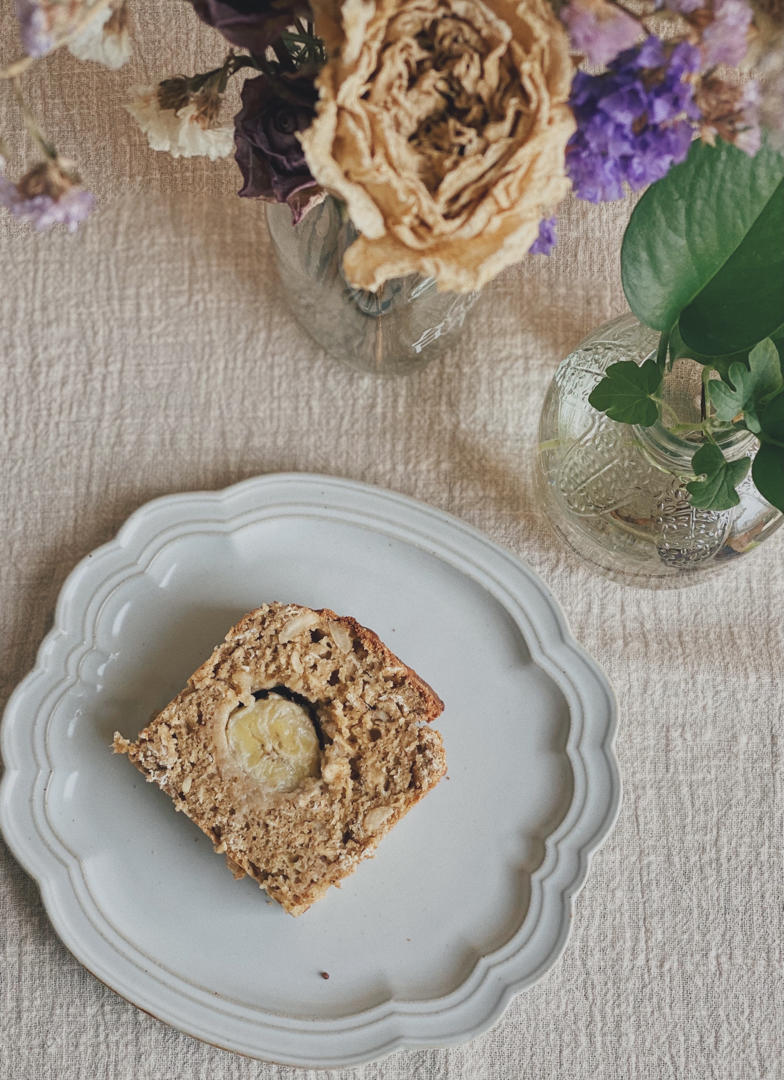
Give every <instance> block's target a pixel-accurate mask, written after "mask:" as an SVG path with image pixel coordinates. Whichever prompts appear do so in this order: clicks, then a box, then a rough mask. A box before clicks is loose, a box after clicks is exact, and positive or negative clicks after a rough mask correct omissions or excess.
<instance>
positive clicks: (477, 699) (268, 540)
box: [0, 474, 620, 1067]
mask: <svg viewBox="0 0 784 1080" xmlns="http://www.w3.org/2000/svg"><path fill="white" fill-rule="evenodd" d="M273 599H277V600H286V601H296V602H298V603H301V604H307V605H310V606H312V607H331V608H334V609H335V610H336V611H338V612H340V613H344V614H351V615H354V616H355V617H356V618H358V619H359V621H360V622H362V623H364V624H366V625H367V626H370V627H372V628H373V629H374V630H375V631H376V632H377V633H378V634H379V635H380V636H381V638H382V639H383V640H385V641H386V642H388V643H389V645H390V646H391V647H392V649H393V650H394V651H395V652H397V653H398V655H399V656H400V657H401V658H402V659H403V660H404V661H406V662H407V663H409V664H411V666H412V667H414V668H416V670H417V671H419V673H420V674H421V675H422V676H423V677H424V678H425V679H427V681H428V682H430V683H431V684H432V685H433V686H434V687H435V688H436V690H437V691H438V693H439V694H440V695H441V696H442V697H443V699H444V701H445V703H446V709H445V711H444V713H443V715H442V717H441V718H440V720H439V721H438V722H437V726H438V727H439V729H440V730H441V732H442V734H443V737H444V743H445V745H446V750H447V757H448V761H449V779H448V780H447V779H445V780H444V781H442V783H441V784H440V785H439V786H438V787H437V788H436V790H435V791H434V792H432V793H431V794H430V795H428V797H427V798H426V799H425V800H424V801H423V802H422V803H421V804H420V805H419V806H417V807H416V808H415V809H414V810H413V811H412V812H411V813H410V814H409V815H408V816H407V817H406V818H405V820H404V821H403V822H401V823H400V824H399V825H398V826H397V827H396V829H395V830H393V832H392V833H391V834H390V835H389V836H388V837H386V838H385V839H384V841H383V842H382V844H381V847H380V849H379V852H378V854H377V856H376V858H375V859H373V860H370V861H368V862H366V863H364V864H363V865H362V866H361V867H360V869H359V870H358V872H357V873H356V874H354V875H353V876H352V877H351V878H349V879H348V880H347V881H346V882H345V884H344V885H343V888H342V889H340V890H335V889H333V890H331V891H330V894H329V895H328V896H327V897H326V898H325V899H324V900H322V901H320V902H319V903H318V904H316V906H315V907H314V908H312V909H311V911H309V912H308V913H307V914H306V915H304V916H302V917H300V918H299V919H292V918H290V917H289V916H287V915H285V914H284V913H283V911H282V910H281V909H280V908H278V907H277V905H274V904H271V903H269V902H265V896H264V894H263V893H262V892H260V891H259V890H258V888H257V887H256V886H255V884H254V883H253V882H251V881H249V880H248V879H245V880H244V881H242V882H239V883H237V882H235V881H234V880H233V879H232V877H231V875H230V874H228V873H227V871H226V869H225V866H224V862H223V859H222V858H221V857H220V856H216V855H215V854H214V853H213V852H212V848H211V845H210V843H209V842H208V841H207V839H206V838H205V837H204V836H203V835H202V834H201V833H200V832H199V830H197V829H196V827H195V826H194V825H192V824H191V823H190V822H189V821H188V820H187V819H186V818H185V817H184V816H182V815H179V814H174V813H173V812H172V809H171V806H170V804H169V800H168V799H167V798H166V797H165V796H164V795H163V794H162V793H161V792H160V791H158V789H157V788H155V787H154V786H152V785H147V784H145V783H144V782H143V780H142V778H141V776H139V774H138V773H137V772H136V771H135V770H134V769H133V768H132V767H130V766H129V764H128V762H127V761H126V760H125V759H124V758H121V757H117V756H114V755H112V754H111V752H110V741H111V736H112V732H113V731H114V730H115V729H119V730H121V731H122V732H123V733H124V734H126V735H135V734H136V733H137V732H138V731H139V730H140V728H141V727H143V726H144V724H145V722H146V720H147V719H148V717H149V715H150V714H151V713H152V712H153V711H155V710H157V709H159V708H160V707H162V706H163V705H164V704H165V703H166V702H167V701H168V700H169V699H170V698H171V697H172V696H173V695H174V694H175V693H176V692H177V691H178V690H179V689H180V687H181V686H182V685H183V684H184V682H185V680H186V678H187V676H188V675H189V674H190V673H191V672H192V671H193V670H194V669H195V668H196V667H197V666H198V664H199V662H200V661H201V660H202V659H203V658H204V657H205V656H206V655H208V653H209V651H210V649H211V647H212V646H213V645H214V644H215V643H216V642H217V641H219V640H221V638H222V637H223V635H224V633H225V631H226V630H227V629H228V628H229V626H230V625H231V624H232V623H233V622H234V621H235V620H236V618H237V617H238V616H240V615H241V614H243V613H244V612H246V611H248V610H250V609H252V608H254V607H256V606H257V605H258V604H260V603H262V602H263V601H265V600H273ZM614 724H615V707H614V702H613V697H612V693H611V691H610V689H609V686H608V684H607V682H606V680H605V678H604V677H603V675H602V674H601V672H600V671H599V670H598V668H597V667H596V665H595V664H594V663H593V661H591V660H590V659H589V658H588V657H587V656H586V654H585V653H584V652H583V651H582V650H581V649H580V648H579V647H578V646H577V645H576V644H575V642H574V641H573V640H572V638H571V637H570V636H569V633H568V631H567V629H566V626H565V623H564V619H563V617H562V615H561V614H560V612H559V610H558V608H557V606H556V604H555V602H554V601H553V599H552V597H551V596H550V595H549V593H548V592H547V590H546V589H545V587H544V586H543V585H542V583H541V582H540V581H539V579H538V578H537V577H536V576H535V575H534V574H533V573H532V572H531V571H530V570H528V569H527V568H526V567H525V566H524V565H523V564H522V563H520V562H519V561H518V560H517V559H516V558H514V557H513V556H511V555H510V554H508V553H507V552H505V551H504V550H502V549H501V548H499V547H497V546H496V545H495V544H492V543H491V542H490V541H489V540H487V539H486V538H485V537H484V536H482V535H481V534H480V533H478V532H476V531H475V530H473V529H471V528H469V527H468V526H466V525H464V524H463V523H462V522H460V521H458V520H456V519H455V518H452V517H450V516H448V515H447V514H444V513H441V512H439V511H438V510H434V509H432V508H431V507H428V506H425V505H423V504H421V503H418V502H415V501H413V500H411V499H408V498H405V497H403V496H401V495H396V494H393V493H391V492H388V491H383V490H381V489H378V488H373V487H370V486H367V485H363V484H357V483H352V482H349V481H346V480H338V479H331V478H328V477H322V476H308V475H302V474H292V475H272V476H265V477H259V478H256V479H252V480H247V481H245V482H243V483H241V484H237V485H236V486H235V487H231V488H228V489H226V490H225V491H220V492H197V493H192V494H183V495H173V496H168V497H165V498H162V499H157V500H155V501H153V502H151V503H148V504H147V505H146V506H143V507H142V508H141V509H140V510H138V511H137V512H136V513H135V514H133V516H132V517H131V518H130V519H129V521H128V522H127V523H126V524H125V525H124V526H123V528H122V529H121V530H120V532H119V534H118V536H117V538H116V539H115V540H113V541H112V542H111V543H109V544H106V545H105V546H104V547H102V548H99V549H98V550H97V551H95V552H93V553H92V554H91V555H89V556H88V557H87V558H86V559H84V560H83V561H82V562H81V563H80V564H79V565H78V566H77V568H76V569H75V570H74V571H73V573H72V574H71V575H70V577H69V578H68V580H67V582H66V583H65V585H64V587H63V590H62V593H61V595H60V598H59V602H58V605H57V612H56V616H55V624H54V629H53V630H52V631H51V632H50V633H49V635H48V636H47V637H46V639H45V640H44V642H43V644H42V646H41V649H40V652H39V655H38V660H37V663H36V666H35V668H34V670H33V671H32V672H31V674H30V675H28V676H27V678H26V679H25V680H24V681H23V682H22V683H21V684H20V686H19V687H18V688H17V689H16V691H15V693H14V694H13V696H12V698H11V700H10V702H9V704H8V708H7V710H6V714H5V718H4V725H3V743H2V746H3V754H4V758H5V764H6V774H5V776H4V779H3V785H2V791H1V793H0V822H1V823H2V828H3V831H4V834H5V837H6V839H7V841H8V843H9V845H10V847H11V849H12V850H13V852H14V853H15V855H16V857H17V858H18V859H19V861H20V862H21V863H22V865H23V866H24V867H25V868H26V869H27V870H28V871H29V872H30V873H31V874H32V875H33V876H34V877H35V878H36V880H37V881H38V884H39V885H40V888H41V893H42V896H43V900H44V903H45V905H46V909H47V911H48V914H49V917H50V919H51V921H52V923H53V925H54V927H55V929H56V931H57V933H58V934H59V935H60V937H61V938H62V940H63V941H64V943H65V944H66V945H67V946H68V948H69V949H70V950H71V951H72V952H73V953H74V955H75V956H76V957H77V958H78V959H79V960H80V961H81V962H82V963H83V964H84V965H85V967H87V968H88V969H89V970H90V971H92V972H93V973H94V974H95V975H96V976H97V977H98V978H99V979H101V980H102V981H103V982H105V983H107V984H108V985H109V986H110V987H112V988H113V989H114V990H116V991H117V992H118V993H119V994H122V995H123V996H124V997H126V998H127V999H128V1000H129V1001H132V1002H133V1003H134V1004H136V1005H138V1006H139V1007H140V1008H142V1009H145V1010H147V1011H148V1012H150V1013H152V1014H153V1015H155V1016H157V1017H158V1018H159V1019H161V1020H163V1021H165V1022H166V1023H168V1024H172V1025H173V1026H174V1027H176V1028H179V1029H181V1030H182V1031H185V1032H188V1033H189V1034H191V1035H194V1036H196V1037H198V1038H200V1039H205V1040H207V1041H209V1042H211V1043H215V1044H217V1045H219V1046H222V1047H225V1048H227V1049H231V1050H236V1051H239V1052H241V1053H244V1054H249V1055H251V1056H254V1057H259V1058H264V1059H268V1060H274V1061H278V1062H281V1063H286V1064H296V1065H303V1066H321V1067H337V1066H343V1065H349V1064H355V1063H357V1062H362V1061H367V1060H370V1059H373V1058H377V1057H379V1056H381V1055H383V1054H386V1053H389V1052H390V1051H391V1050H395V1049H398V1048H415V1047H427V1046H443V1045H446V1044H449V1043H455V1042H460V1041H463V1040H465V1039H468V1038H471V1037H472V1036H474V1035H477V1034H479V1033H480V1032H481V1031H483V1030H484V1029H486V1028H487V1027H488V1026H489V1025H490V1024H492V1023H493V1022H494V1021H495V1020H496V1019H497V1018H498V1017H499V1016H500V1014H501V1012H502V1011H503V1009H504V1007H505V1006H506V1004H507V1003H508V1002H509V1000H510V998H511V997H512V995H513V994H514V993H515V992H517V991H519V990H522V989H524V988H525V987H527V986H530V985H531V984H532V983H533V982H535V981H536V980H537V979H539V978H541V976H542V975H543V974H544V973H545V971H547V969H548V968H549V967H550V966H551V965H552V964H553V963H554V961H555V960H556V958H557V957H558V955H559V954H560V952H561V950H562V949H563V947H564V945H565V943H566V939H567V935H568V932H569V921H570V913H571V901H572V898H573V896H574V895H575V893H576V892H577V890H578V889H579V888H580V886H581V885H582V883H583V881H584V879H585V875H586V872H587V869H588V860H589V856H590V853H591V852H592V851H593V850H594V849H595V848H596V847H597V845H598V844H599V843H600V842H601V840H602V839H603V838H604V837H605V836H606V834H607V833H608V831H609V830H610V828H611V826H612V824H613V821H614V819H615V816H616V814H617V811H618V806H619V801H620V783H619V779H618V772H617V766H616V762H615V758H614V756H613V750H612V740H613V732H614ZM324 971H326V972H328V973H329V975H330V978H329V980H325V979H324V978H323V977H322V976H321V972H324Z"/></svg>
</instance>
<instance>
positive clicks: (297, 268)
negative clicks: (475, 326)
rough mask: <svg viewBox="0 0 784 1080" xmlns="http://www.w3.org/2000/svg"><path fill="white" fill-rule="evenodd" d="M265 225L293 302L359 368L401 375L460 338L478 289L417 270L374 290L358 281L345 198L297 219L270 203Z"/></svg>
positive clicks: (337, 353)
mask: <svg viewBox="0 0 784 1080" xmlns="http://www.w3.org/2000/svg"><path fill="white" fill-rule="evenodd" d="M267 226H268V228H269V233H270V237H271V239H272V245H273V249H274V252H275V259H276V262H277V267H278V273H279V274H280V278H281V281H282V283H283V286H284V288H285V290H286V296H287V299H288V302H289V305H290V307H291V309H292V311H293V313H294V315H295V316H296V318H297V321H298V322H299V323H300V324H301V325H302V327H303V328H304V329H305V330H307V332H308V333H309V334H310V336H311V337H313V338H315V340H316V341H317V342H318V343H319V345H321V346H322V348H324V349H325V350H326V351H327V352H328V353H329V354H330V356H332V357H334V358H335V359H336V360H340V361H342V362H343V363H345V364H348V365H349V366H350V367H353V368H356V369H357V370H359V371H365V372H372V373H374V374H377V375H403V374H407V373H408V372H411V371H416V370H417V369H419V368H422V367H424V366H425V364H427V363H429V362H430V360H432V359H434V358H435V357H436V356H438V355H440V354H441V352H443V350H444V348H445V347H446V346H447V345H449V343H450V342H451V341H453V340H454V338H455V336H456V334H457V333H458V332H459V330H460V328H461V327H462V325H463V322H464V320H465V317H466V315H467V314H468V312H469V311H470V309H471V308H472V307H473V305H474V303H475V302H476V300H477V299H478V297H479V293H476V292H474V293H466V294H464V295H461V294H457V293H448V292H439V291H438V289H437V288H436V282H435V279H434V278H425V277H420V276H419V275H417V274H411V275H409V276H408V277H403V278H395V279H394V280H392V281H388V282H386V283H385V284H384V285H383V286H382V288H381V289H380V290H379V291H378V292H376V293H371V292H366V291H365V290H364V289H356V288H353V287H352V286H351V285H349V283H348V282H347V281H346V279H345V277H344V276H343V255H344V253H345V250H346V248H347V247H348V246H349V244H350V243H351V242H352V241H353V240H354V239H355V237H356V232H355V231H354V228H353V226H352V225H351V222H350V221H349V219H348V217H347V216H346V214H345V213H344V212H343V210H342V207H341V204H340V203H339V202H338V201H337V200H336V199H333V198H332V197H331V196H328V197H327V198H326V199H324V201H323V202H321V203H319V204H318V205H317V206H315V207H314V208H313V209H312V210H310V211H309V212H308V213H307V214H306V215H305V216H304V217H303V218H302V220H301V221H300V222H299V223H298V224H297V225H293V224H292V221H291V211H290V210H289V208H288V207H287V206H286V205H285V204H279V203H268V204H267Z"/></svg>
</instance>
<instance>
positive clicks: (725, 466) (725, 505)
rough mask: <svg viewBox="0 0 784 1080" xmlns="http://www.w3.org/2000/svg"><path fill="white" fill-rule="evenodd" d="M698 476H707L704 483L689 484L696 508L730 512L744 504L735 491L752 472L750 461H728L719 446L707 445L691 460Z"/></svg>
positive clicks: (700, 481)
mask: <svg viewBox="0 0 784 1080" xmlns="http://www.w3.org/2000/svg"><path fill="white" fill-rule="evenodd" d="M691 467H692V469H693V471H694V475H695V476H701V475H704V476H705V479H704V480H693V481H692V482H691V483H690V484H687V485H686V490H687V491H688V492H689V494H690V495H691V504H692V506H697V507H699V508H700V509H702V510H729V508H730V507H731V506H737V505H738V502H739V501H740V500H739V498H738V493H737V491H736V490H735V488H736V487H737V485H738V484H739V483H740V482H741V480H742V479H743V477H744V476H745V475H746V473H747V472H748V471H749V459H748V458H747V457H743V458H741V459H740V460H739V461H727V459H726V458H725V457H724V454H722V452H721V450H720V449H719V448H718V446H716V444H715V443H705V445H704V446H701V447H700V449H699V450H698V451H697V453H696V454H695V455H694V457H693V458H692V460H691Z"/></svg>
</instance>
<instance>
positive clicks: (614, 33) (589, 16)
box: [561, 0, 640, 65]
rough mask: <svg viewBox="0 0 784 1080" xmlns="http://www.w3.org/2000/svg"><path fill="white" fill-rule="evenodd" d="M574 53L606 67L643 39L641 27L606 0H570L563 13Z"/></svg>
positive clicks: (563, 19)
mask: <svg viewBox="0 0 784 1080" xmlns="http://www.w3.org/2000/svg"><path fill="white" fill-rule="evenodd" d="M561 20H562V22H563V23H564V25H565V26H566V28H567V30H568V31H569V40H570V42H571V44H572V48H573V49H574V50H575V52H579V53H582V54H583V55H584V56H585V58H586V60H588V61H589V63H591V64H602V65H604V64H607V63H609V62H610V60H612V59H614V57H616V56H617V55H618V53H619V52H622V51H623V50H624V49H628V48H629V47H630V46H632V45H633V44H634V43H635V41H636V40H637V38H638V37H639V36H640V24H639V23H638V22H637V20H636V19H634V18H632V16H631V15H628V14H627V13H626V12H625V11H622V10H621V9H620V8H617V7H613V6H612V4H609V3H607V0H571V3H569V4H567V5H566V7H565V8H563V9H562V11H561Z"/></svg>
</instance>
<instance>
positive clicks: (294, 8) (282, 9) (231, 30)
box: [191, 0, 312, 56]
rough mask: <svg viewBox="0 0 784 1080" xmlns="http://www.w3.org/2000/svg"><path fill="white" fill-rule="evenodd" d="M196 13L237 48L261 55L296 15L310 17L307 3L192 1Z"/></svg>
mask: <svg viewBox="0 0 784 1080" xmlns="http://www.w3.org/2000/svg"><path fill="white" fill-rule="evenodd" d="M191 3H192V4H193V7H194V10H195V11H196V14H197V15H198V16H199V18H200V19H202V20H203V21H204V22H206V23H207V25H208V26H214V27H215V29H216V30H219V31H220V32H221V33H222V34H223V36H224V37H225V38H226V40H227V41H230V42H231V44H232V45H234V46H236V47H237V48H238V49H247V50H248V52H251V53H254V54H255V55H256V56H263V55H264V52H265V50H266V48H267V46H268V45H271V44H272V43H273V41H274V40H275V39H276V38H277V37H280V35H281V34H282V33H283V31H284V30H285V29H286V27H287V26H291V24H292V23H293V22H294V20H295V18H296V17H297V16H298V15H304V16H306V17H312V16H311V15H310V8H309V5H308V0H191Z"/></svg>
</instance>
